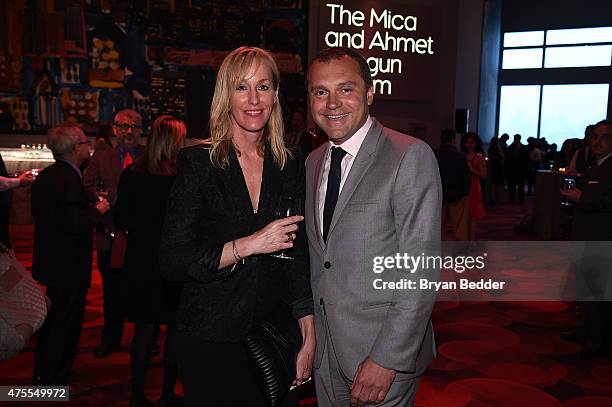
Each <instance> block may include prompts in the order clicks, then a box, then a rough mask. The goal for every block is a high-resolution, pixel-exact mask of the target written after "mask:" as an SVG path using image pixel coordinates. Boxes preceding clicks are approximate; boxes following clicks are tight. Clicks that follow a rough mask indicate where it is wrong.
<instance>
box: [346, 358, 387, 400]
mask: <svg viewBox="0 0 612 407" xmlns="http://www.w3.org/2000/svg"><path fill="white" fill-rule="evenodd" d="M394 379H395V370H393V369H387V368H384V367H382V366H380V365H379V364H378V363H376V362H374V361H373V360H372V359H370V357H369V356H368V357H367V358H366V359H365V360H364V361H363V362H361V363H360V364H359V367H358V368H357V373H356V374H355V378H354V379H353V385H352V386H351V406H358V407H362V406H364V405H366V403H370V404H379V403H382V402H383V400H384V399H385V397H386V396H387V392H388V391H389V388H390V387H391V384H392V383H393V380H394Z"/></svg>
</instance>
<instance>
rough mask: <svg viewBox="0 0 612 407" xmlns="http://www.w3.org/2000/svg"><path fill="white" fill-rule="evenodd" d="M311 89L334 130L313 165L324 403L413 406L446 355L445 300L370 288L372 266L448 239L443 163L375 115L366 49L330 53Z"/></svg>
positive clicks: (315, 68) (312, 233) (310, 182)
mask: <svg viewBox="0 0 612 407" xmlns="http://www.w3.org/2000/svg"><path fill="white" fill-rule="evenodd" d="M308 92H309V101H310V109H311V111H312V115H313V119H314V121H315V123H316V124H317V125H318V126H319V127H320V128H321V129H322V130H323V131H324V132H325V133H326V134H327V136H328V137H329V142H328V143H325V144H323V145H322V146H321V147H319V148H318V149H316V150H315V151H313V152H312V153H311V154H310V156H309V157H308V159H307V161H306V171H307V184H306V230H307V234H308V240H309V248H310V259H311V273H312V276H311V279H312V289H313V295H314V298H315V303H316V306H315V317H316V333H317V351H316V355H315V361H314V368H315V379H316V386H317V400H318V403H319V406H322V407H324V406H335V407H338V406H348V405H349V404H351V405H359V406H363V405H366V404H368V405H369V404H376V405H380V406H384V407H388V406H406V405H411V404H412V403H413V401H414V397H415V394H416V389H417V386H418V381H419V376H420V375H421V374H422V373H423V372H424V370H425V369H426V367H427V365H428V364H429V362H430V360H431V358H432V355H433V353H434V342H433V330H432V327H431V321H430V315H431V309H432V305H433V304H432V302H431V301H422V298H421V297H422V295H423V293H422V292H419V291H418V290H415V291H409V290H403V291H402V290H400V291H397V292H395V293H394V292H393V291H395V290H382V291H378V292H375V293H373V292H372V291H370V288H371V287H372V282H373V279H374V276H375V275H374V274H373V273H372V271H373V268H372V262H373V258H374V257H376V256H392V255H394V254H395V253H401V254H403V253H407V254H409V255H413V254H414V253H415V252H414V249H415V247H416V246H418V245H419V243H420V242H436V241H439V240H440V208H441V201H442V191H441V186H440V176H439V173H438V167H437V164H436V159H435V157H434V155H433V153H432V151H431V149H430V148H429V147H428V146H427V145H426V144H425V143H423V142H421V141H419V140H418V139H415V138H413V137H410V136H407V135H404V134H401V133H398V132H395V131H393V130H390V129H387V128H384V127H383V126H382V125H381V124H380V123H379V122H377V121H376V120H375V119H372V118H371V117H370V116H369V112H368V109H369V106H370V105H371V104H372V101H373V99H374V94H373V88H372V78H371V76H370V71H369V67H368V64H367V62H366V61H365V59H364V58H363V57H362V56H361V55H360V54H358V53H356V52H355V51H353V50H350V49H346V48H331V49H326V50H324V51H321V52H320V53H319V54H318V55H317V56H316V57H315V59H314V60H313V62H312V63H311V65H310V69H309V73H308ZM420 253H421V252H419V254H420ZM395 271H396V270H393V272H395ZM397 274H399V273H397Z"/></svg>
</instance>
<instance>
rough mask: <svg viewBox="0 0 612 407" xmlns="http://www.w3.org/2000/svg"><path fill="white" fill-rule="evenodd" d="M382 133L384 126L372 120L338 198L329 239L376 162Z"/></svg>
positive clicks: (328, 234)
mask: <svg viewBox="0 0 612 407" xmlns="http://www.w3.org/2000/svg"><path fill="white" fill-rule="evenodd" d="M381 132H382V125H381V124H380V123H378V121H376V120H375V119H372V126H371V127H370V130H369V131H368V134H367V135H366V137H365V139H364V140H363V144H362V145H361V148H360V149H359V152H358V153H357V157H355V161H354V162H353V165H352V167H351V170H350V172H349V175H348V177H347V179H346V181H345V183H344V186H343V187H342V191H341V192H340V196H338V203H337V204H336V208H335V209H334V216H333V217H332V220H331V224H330V225H329V231H328V233H327V236H328V239H329V236H331V233H332V231H333V230H334V226H335V225H336V223H338V219H339V218H340V215H341V214H342V211H343V210H344V208H345V207H346V204H347V203H348V202H349V201H350V199H351V197H352V196H353V192H355V189H356V188H357V186H358V185H359V183H360V182H361V179H362V178H363V176H364V175H365V174H366V172H367V171H368V168H370V165H372V162H374V153H375V152H376V146H377V145H378V139H379V138H380V134H381Z"/></svg>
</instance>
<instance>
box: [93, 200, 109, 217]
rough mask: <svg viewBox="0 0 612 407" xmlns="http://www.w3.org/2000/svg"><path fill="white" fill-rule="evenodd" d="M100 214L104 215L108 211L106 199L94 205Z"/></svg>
mask: <svg viewBox="0 0 612 407" xmlns="http://www.w3.org/2000/svg"><path fill="white" fill-rule="evenodd" d="M94 206H95V207H96V209H97V210H98V212H100V214H102V215H104V214H105V213H106V212H108V211H110V204H109V203H108V201H107V200H106V199H101V200H99V201H98V202H96V204H95V205H94Z"/></svg>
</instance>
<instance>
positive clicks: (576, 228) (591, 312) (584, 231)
mask: <svg viewBox="0 0 612 407" xmlns="http://www.w3.org/2000/svg"><path fill="white" fill-rule="evenodd" d="M590 146H591V151H592V153H593V156H594V163H593V165H592V166H591V167H590V168H589V169H588V170H587V173H586V175H585V177H584V178H583V179H582V180H581V181H580V183H579V185H578V187H577V188H574V189H570V190H561V194H562V195H563V196H564V197H565V198H566V199H567V200H568V201H570V202H574V203H575V210H574V220H573V225H572V240H575V241H587V242H589V243H587V245H586V250H585V254H584V255H583V256H582V261H581V263H580V264H579V274H578V281H577V283H578V284H582V285H579V286H578V297H579V298H578V299H579V300H580V299H587V301H582V302H581V303H580V304H581V306H580V326H579V328H578V332H576V333H575V334H563V335H562V337H563V339H566V340H569V341H572V342H579V343H581V344H583V345H584V346H585V349H584V351H583V352H582V356H584V357H601V356H605V355H606V354H607V352H608V348H609V345H610V342H611V340H612V328H611V327H612V305H611V304H612V302H609V301H608V302H606V301H604V300H606V299H609V298H605V297H606V295H605V290H606V286H608V287H609V278H610V277H609V274H610V273H609V267H610V264H609V258H606V256H605V255H606V254H608V253H609V247H610V245H609V241H612V158H611V157H612V121H610V120H602V121H600V122H599V123H597V124H596V125H595V127H594V128H593V129H592V132H591V137H590ZM588 253H593V255H592V256H589V255H588ZM602 255H603V256H602ZM583 283H584V284H583ZM598 290H602V291H601V292H597V291H598ZM608 295H609V293H608Z"/></svg>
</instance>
